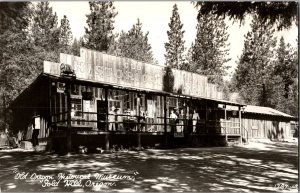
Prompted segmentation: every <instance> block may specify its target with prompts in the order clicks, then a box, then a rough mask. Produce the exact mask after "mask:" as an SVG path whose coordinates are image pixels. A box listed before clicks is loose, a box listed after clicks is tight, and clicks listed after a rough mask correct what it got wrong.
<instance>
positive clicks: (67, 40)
mask: <svg viewBox="0 0 300 193" xmlns="http://www.w3.org/2000/svg"><path fill="white" fill-rule="evenodd" d="M72 39H73V35H72V31H71V27H70V22H69V20H68V18H67V16H65V15H64V17H63V18H62V19H61V20H60V27H59V44H60V52H64V53H69V52H70V46H71V44H72Z"/></svg>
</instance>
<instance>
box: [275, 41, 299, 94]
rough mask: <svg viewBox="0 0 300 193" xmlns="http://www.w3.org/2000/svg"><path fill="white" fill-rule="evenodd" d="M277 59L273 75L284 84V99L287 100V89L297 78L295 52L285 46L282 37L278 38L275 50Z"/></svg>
mask: <svg viewBox="0 0 300 193" xmlns="http://www.w3.org/2000/svg"><path fill="white" fill-rule="evenodd" d="M276 52H277V54H276V56H277V58H276V62H275V66H274V75H279V76H280V77H281V78H282V80H283V84H284V97H285V98H288V93H289V87H290V85H292V84H293V82H294V79H295V78H297V69H296V63H294V62H296V61H295V56H294V55H295V51H293V50H292V48H291V46H290V45H289V44H287V45H286V44H285V42H284V39H283V37H281V38H280V42H279V48H278V49H277V51H276Z"/></svg>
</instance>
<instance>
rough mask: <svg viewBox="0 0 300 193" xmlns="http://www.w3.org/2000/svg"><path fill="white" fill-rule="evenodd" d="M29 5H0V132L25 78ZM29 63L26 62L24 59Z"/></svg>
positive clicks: (16, 3)
mask: <svg viewBox="0 0 300 193" xmlns="http://www.w3.org/2000/svg"><path fill="white" fill-rule="evenodd" d="M30 5H31V3H30V2H1V6H0V18H1V25H0V45H1V46H0V53H1V54H0V129H5V128H6V127H7V123H8V119H7V113H6V112H7V110H6V109H7V107H8V105H9V103H10V102H11V101H12V99H13V98H14V97H15V96H16V94H18V92H16V91H19V90H21V89H22V84H23V83H24V82H25V81H26V79H28V77H27V76H26V74H25V73H26V72H28V71H27V69H26V67H27V64H28V63H26V64H24V62H23V61H24V60H23V58H26V56H28V55H29V54H28V52H29V48H30V46H29V44H28V38H27V37H28V25H29V22H30V15H31V10H30ZM27 61H28V60H27Z"/></svg>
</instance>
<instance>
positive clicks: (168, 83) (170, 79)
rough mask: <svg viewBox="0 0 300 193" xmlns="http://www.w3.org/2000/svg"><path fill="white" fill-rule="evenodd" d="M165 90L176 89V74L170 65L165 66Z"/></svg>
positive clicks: (171, 90)
mask: <svg viewBox="0 0 300 193" xmlns="http://www.w3.org/2000/svg"><path fill="white" fill-rule="evenodd" d="M163 91H166V92H173V91H174V74H173V72H172V68H171V67H170V66H166V67H165V73H164V76H163Z"/></svg>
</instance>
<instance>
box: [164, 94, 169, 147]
mask: <svg viewBox="0 0 300 193" xmlns="http://www.w3.org/2000/svg"><path fill="white" fill-rule="evenodd" d="M164 133H165V147H166V146H167V145H168V135H167V97H166V95H164Z"/></svg>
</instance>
